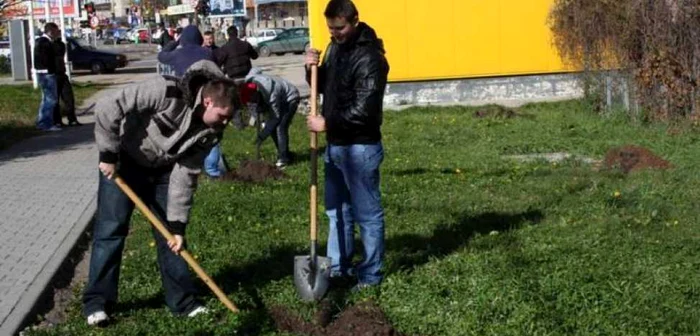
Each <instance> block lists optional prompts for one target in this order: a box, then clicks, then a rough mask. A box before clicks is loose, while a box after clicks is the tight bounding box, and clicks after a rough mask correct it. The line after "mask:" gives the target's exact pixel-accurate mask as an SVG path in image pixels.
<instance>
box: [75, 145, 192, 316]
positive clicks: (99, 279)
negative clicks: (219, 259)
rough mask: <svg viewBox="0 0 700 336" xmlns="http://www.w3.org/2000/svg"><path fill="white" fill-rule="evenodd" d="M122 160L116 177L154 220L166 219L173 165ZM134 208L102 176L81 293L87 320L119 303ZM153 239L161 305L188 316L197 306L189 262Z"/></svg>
mask: <svg viewBox="0 0 700 336" xmlns="http://www.w3.org/2000/svg"><path fill="white" fill-rule="evenodd" d="M121 158H122V162H121V166H120V168H119V175H120V176H121V177H122V178H123V179H124V181H125V182H126V183H127V184H128V185H129V186H130V187H131V188H132V189H133V190H134V192H135V193H136V194H137V195H139V197H140V198H141V200H142V201H143V202H144V203H145V204H146V205H147V206H148V207H149V208H150V209H151V210H152V211H153V212H154V213H155V214H156V216H158V217H159V218H160V219H161V220H163V219H165V217H166V216H165V213H166V204H167V198H168V183H169V176H170V170H171V169H172V167H165V168H157V169H154V168H144V167H139V166H138V165H136V164H134V163H133V162H131V161H130V160H129V159H128V158H127V157H126V155H125V154H122V155H121ZM133 210H134V203H132V202H131V200H130V199H129V198H128V197H127V196H126V195H125V194H124V193H122V191H121V189H119V186H117V185H116V184H115V183H114V182H113V181H111V180H109V179H107V178H106V177H104V176H103V175H102V174H101V173H100V183H99V187H98V192H97V217H96V218H95V222H94V224H93V233H92V254H91V255H90V273H89V276H88V282H87V284H86V286H85V291H84V292H83V314H85V316H88V315H90V314H92V313H94V312H97V311H100V310H102V311H106V312H107V313H108V314H109V313H111V311H112V309H113V307H114V305H115V304H116V302H117V296H118V291H117V288H118V282H119V271H120V269H121V261H122V252H123V250H124V240H125V239H126V236H127V234H128V233H129V219H130V218H131V214H132V212H133ZM153 237H154V238H155V241H156V244H157V253H158V258H157V263H158V269H159V270H160V274H161V279H162V284H163V287H164V289H165V303H166V304H167V305H168V307H169V308H170V310H171V311H172V312H173V313H174V314H177V315H180V314H186V313H188V312H189V311H191V310H192V309H194V308H195V307H196V306H197V305H199V303H198V302H197V301H196V299H195V294H196V288H195V286H194V283H193V282H192V279H191V277H190V272H189V269H188V266H187V263H186V262H185V261H184V260H183V259H182V258H181V257H179V256H177V255H175V254H174V253H173V252H172V251H170V249H169V248H168V246H167V242H166V240H165V238H163V236H162V235H161V234H160V233H158V232H157V231H156V230H155V229H153Z"/></svg>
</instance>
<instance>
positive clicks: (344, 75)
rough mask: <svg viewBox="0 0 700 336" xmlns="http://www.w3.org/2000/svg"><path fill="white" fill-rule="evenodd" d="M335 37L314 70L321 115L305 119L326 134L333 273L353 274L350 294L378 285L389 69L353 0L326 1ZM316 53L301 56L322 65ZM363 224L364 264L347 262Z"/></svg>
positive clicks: (307, 66) (308, 62)
mask: <svg viewBox="0 0 700 336" xmlns="http://www.w3.org/2000/svg"><path fill="white" fill-rule="evenodd" d="M324 15H325V17H326V23H327V25H328V29H329V30H330V33H331V36H332V42H331V43H330V45H329V46H328V48H327V49H326V53H325V56H324V59H323V63H322V64H321V65H320V66H319V69H318V86H319V93H321V94H323V112H322V116H316V117H315V116H311V115H309V117H308V118H307V125H308V128H309V130H311V131H314V132H326V139H327V143H328V144H327V147H326V154H325V170H326V174H325V193H326V195H325V203H326V214H327V215H328V219H329V221H330V232H329V237H328V256H329V257H330V258H331V259H332V265H331V276H333V277H346V276H350V275H354V274H357V280H358V284H357V286H355V288H354V290H359V289H362V288H365V287H369V286H375V285H378V284H379V283H380V282H381V281H382V279H383V275H382V271H381V269H382V264H383V259H384V210H383V208H382V205H381V200H380V196H381V194H380V192H379V166H380V164H381V162H382V160H383V158H384V149H383V147H382V142H381V124H382V101H383V99H384V89H385V87H386V82H387V74H388V72H389V64H388V63H387V61H386V58H385V57H384V48H383V45H382V42H381V40H380V39H379V38H377V35H376V33H375V32H374V30H373V29H372V28H371V27H370V26H368V25H367V24H366V23H364V22H360V21H359V15H358V12H357V8H356V7H355V5H354V4H353V3H352V1H350V0H331V1H330V2H329V3H328V5H327V7H326V11H325V13H324ZM319 60H320V52H319V51H318V50H315V49H312V50H309V52H308V53H307V56H306V69H307V79H310V76H309V73H310V71H309V70H310V66H312V65H315V64H319ZM355 223H357V224H358V225H359V226H360V235H361V238H362V243H363V247H364V253H363V260H362V262H360V264H358V265H357V266H356V267H353V265H351V261H352V256H353V241H354V237H353V235H354V224H355Z"/></svg>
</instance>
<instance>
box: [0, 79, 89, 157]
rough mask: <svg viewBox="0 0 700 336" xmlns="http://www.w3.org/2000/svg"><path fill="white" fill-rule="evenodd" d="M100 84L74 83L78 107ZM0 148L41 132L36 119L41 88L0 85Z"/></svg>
mask: <svg viewBox="0 0 700 336" xmlns="http://www.w3.org/2000/svg"><path fill="white" fill-rule="evenodd" d="M100 89H101V87H100V86H95V85H79V84H73V94H74V95H75V104H76V107H79V106H80V104H81V102H82V101H83V100H84V99H86V98H87V97H89V96H91V95H92V94H93V93H95V92H97V91H98V90H100ZM0 97H2V99H0V150H2V149H5V148H7V147H9V146H11V145H12V144H14V143H16V142H18V141H21V140H23V139H26V138H28V137H31V136H34V135H37V134H40V132H39V131H37V130H36V127H35V126H34V125H35V121H36V116H37V113H38V110H39V105H40V104H41V90H40V89H37V90H34V89H32V87H31V86H30V85H0Z"/></svg>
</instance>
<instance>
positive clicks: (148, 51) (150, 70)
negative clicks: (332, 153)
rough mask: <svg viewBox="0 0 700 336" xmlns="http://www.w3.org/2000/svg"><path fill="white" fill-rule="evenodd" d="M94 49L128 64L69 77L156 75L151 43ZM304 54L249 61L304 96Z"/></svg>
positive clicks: (101, 79)
mask: <svg viewBox="0 0 700 336" xmlns="http://www.w3.org/2000/svg"><path fill="white" fill-rule="evenodd" d="M98 50H103V51H109V52H115V53H121V54H124V55H126V56H127V59H129V64H128V65H127V66H126V67H125V68H120V69H117V70H116V72H115V73H112V74H99V75H95V74H92V73H90V71H85V70H81V71H74V72H73V74H72V75H73V80H74V81H76V82H81V83H87V82H91V83H95V84H114V85H118V84H128V83H134V82H138V81H142V80H144V79H147V78H149V77H150V76H156V75H157V74H156V64H157V62H158V61H157V55H158V54H157V51H156V46H155V45H150V46H149V45H147V44H145V45H116V46H104V45H103V46H99V47H98ZM303 63H304V56H303V55H294V54H287V55H284V56H270V57H260V58H258V59H257V60H254V61H253V66H254V67H259V68H261V69H262V70H263V72H264V73H267V74H273V75H277V76H280V77H282V78H285V79H287V80H289V81H290V82H292V83H293V84H294V85H296V86H297V87H298V88H299V91H300V93H301V95H302V96H305V95H308V93H309V86H308V85H307V84H306V80H305V76H304V68H303Z"/></svg>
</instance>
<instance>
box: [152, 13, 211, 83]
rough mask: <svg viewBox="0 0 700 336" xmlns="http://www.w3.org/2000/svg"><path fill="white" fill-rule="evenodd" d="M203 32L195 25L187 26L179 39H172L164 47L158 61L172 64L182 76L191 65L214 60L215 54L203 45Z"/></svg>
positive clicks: (176, 72) (177, 73) (177, 74)
mask: <svg viewBox="0 0 700 336" xmlns="http://www.w3.org/2000/svg"><path fill="white" fill-rule="evenodd" d="M202 42H204V38H202V33H200V32H199V28H197V26H194V25H190V26H187V27H185V29H183V30H182V35H180V40H179V41H172V42H170V43H169V44H167V45H166V46H165V47H163V50H162V51H161V52H160V53H158V62H161V63H163V64H167V65H170V66H171V67H173V69H174V70H175V75H176V76H178V77H182V75H183V74H185V72H186V71H187V69H188V68H189V67H190V65H192V64H194V63H196V62H198V61H201V60H208V61H214V56H213V55H212V52H211V50H210V49H208V48H205V47H202Z"/></svg>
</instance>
